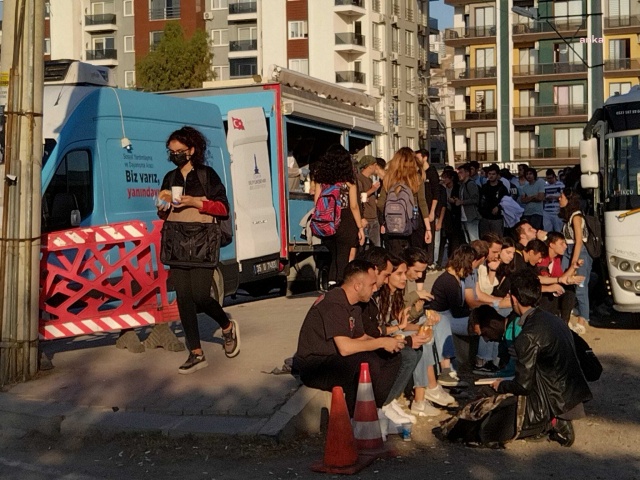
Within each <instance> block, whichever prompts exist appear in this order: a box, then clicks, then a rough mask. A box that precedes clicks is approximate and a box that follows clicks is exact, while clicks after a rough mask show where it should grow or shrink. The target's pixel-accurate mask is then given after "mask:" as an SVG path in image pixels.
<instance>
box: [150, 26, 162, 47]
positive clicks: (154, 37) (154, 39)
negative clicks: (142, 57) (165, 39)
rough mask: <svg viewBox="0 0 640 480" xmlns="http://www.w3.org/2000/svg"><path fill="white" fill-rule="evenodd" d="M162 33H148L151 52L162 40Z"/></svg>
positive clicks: (159, 31)
mask: <svg viewBox="0 0 640 480" xmlns="http://www.w3.org/2000/svg"><path fill="white" fill-rule="evenodd" d="M163 34H164V32H163V31H162V30H157V31H155V32H149V45H150V46H151V50H153V49H154V48H156V45H158V43H160V40H162V35H163Z"/></svg>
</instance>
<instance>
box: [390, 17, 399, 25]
mask: <svg viewBox="0 0 640 480" xmlns="http://www.w3.org/2000/svg"><path fill="white" fill-rule="evenodd" d="M391 23H392V24H395V23H398V15H391Z"/></svg>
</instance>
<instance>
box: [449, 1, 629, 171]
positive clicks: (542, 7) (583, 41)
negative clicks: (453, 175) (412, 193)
mask: <svg viewBox="0 0 640 480" xmlns="http://www.w3.org/2000/svg"><path fill="white" fill-rule="evenodd" d="M445 3H447V4H448V5H452V6H454V8H455V11H454V28H451V29H447V30H446V31H445V42H446V44H447V45H448V46H451V47H453V48H454V49H455V56H454V65H453V67H452V68H451V69H450V70H448V72H447V78H448V79H449V82H450V84H451V86H452V87H454V88H455V100H454V107H453V108H454V109H453V112H452V115H451V122H452V127H453V129H454V142H455V152H456V153H455V156H456V160H457V161H468V160H477V161H480V162H484V163H488V162H492V161H499V162H503V163H507V162H517V163H521V162H523V163H529V164H530V165H534V166H536V167H539V168H543V167H559V166H564V165H572V164H576V163H578V154H579V151H578V142H579V141H580V139H581V138H582V129H583V127H584V125H585V123H586V122H587V120H588V118H589V116H590V114H591V113H592V112H591V111H590V108H589V103H590V102H589V95H590V93H589V91H590V89H589V80H588V78H589V69H590V67H593V64H592V63H591V61H590V58H589V50H590V49H591V48H598V47H599V46H601V47H602V48H603V51H604V58H605V62H604V80H603V82H604V98H603V101H604V99H606V98H608V97H609V96H610V95H612V94H614V93H615V92H621V93H624V92H626V91H627V90H628V89H629V88H630V87H631V85H635V84H638V80H639V76H640V70H639V69H638V67H639V66H640V64H639V63H638V62H639V60H640V56H639V55H640V47H639V45H638V40H640V38H639V37H638V33H639V32H640V23H639V16H638V15H639V14H640V6H639V5H638V3H637V2H630V1H629V0H604V1H602V2H597V3H598V4H599V7H600V8H601V12H602V13H603V15H602V16H601V21H602V22H603V31H604V36H603V37H602V38H600V39H595V38H593V37H588V36H587V35H588V34H587V31H588V28H587V19H588V18H589V17H588V15H587V13H590V12H592V11H593V5H592V3H593V2H591V1H589V0H560V1H553V2H543V1H537V0H536V1H533V0H521V1H515V0H512V1H509V2H486V1H484V2H483V1H462V0H445ZM507 6H508V8H507ZM514 6H517V7H525V8H534V9H537V10H536V11H537V19H536V20H532V19H531V18H528V17H524V16H520V15H517V14H516V13H513V11H512V7H514ZM563 37H564V40H563ZM565 40H566V41H565ZM593 42H597V43H598V45H593ZM590 43H591V45H590Z"/></svg>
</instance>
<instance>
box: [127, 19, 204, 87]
mask: <svg viewBox="0 0 640 480" xmlns="http://www.w3.org/2000/svg"><path fill="white" fill-rule="evenodd" d="M212 58H213V55H212V54H211V49H210V48H209V40H208V38H207V34H206V32H205V31H203V30H196V32H195V33H194V34H193V36H192V37H191V38H190V39H189V40H186V39H185V37H184V32H183V31H182V26H181V25H180V23H178V22H168V23H167V24H166V26H165V28H164V33H163V35H162V39H161V40H160V42H159V43H158V44H157V45H156V48H155V49H154V50H153V51H151V52H149V54H148V55H147V56H146V57H145V58H143V59H142V60H140V61H139V62H138V64H137V66H136V80H137V82H136V83H137V86H138V88H142V89H143V90H146V91H150V92H158V91H161V90H183V89H187V88H201V87H202V82H204V81H207V80H211V78H212V71H211V60H212Z"/></svg>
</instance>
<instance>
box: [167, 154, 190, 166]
mask: <svg viewBox="0 0 640 480" xmlns="http://www.w3.org/2000/svg"><path fill="white" fill-rule="evenodd" d="M169 158H170V159H171V161H172V162H173V163H174V164H175V165H176V166H178V167H182V166H183V165H184V164H185V163H187V162H188V161H189V158H188V156H187V154H186V153H184V152H183V153H170V154H169Z"/></svg>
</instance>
